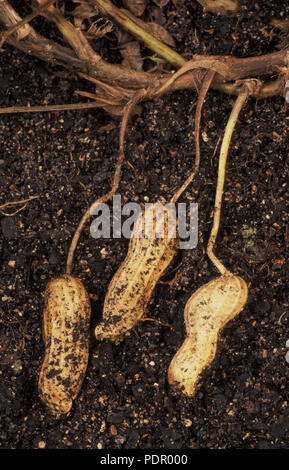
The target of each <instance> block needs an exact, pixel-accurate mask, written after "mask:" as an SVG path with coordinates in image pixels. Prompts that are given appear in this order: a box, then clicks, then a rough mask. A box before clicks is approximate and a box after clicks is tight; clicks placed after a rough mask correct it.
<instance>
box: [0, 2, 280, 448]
mask: <svg viewBox="0 0 289 470" xmlns="http://www.w3.org/2000/svg"><path fill="white" fill-rule="evenodd" d="M12 3H13V5H14V6H15V7H18V8H19V4H20V3H21V2H16V1H14V2H12ZM174 3H175V2H169V3H168V4H167V5H166V7H164V9H163V15H164V17H165V18H166V19H168V20H169V21H168V24H167V29H168V31H169V32H170V34H171V35H172V37H173V38H174V39H175V42H176V50H177V51H179V52H180V53H182V54H187V57H189V56H190V55H191V54H195V53H198V54H202V53H206V54H208V55H212V54H224V55H225V54H230V55H235V56H239V57H245V56H250V55H260V54H265V53H269V52H272V51H274V50H276V46H277V44H278V42H280V38H278V37H277V36H276V34H277V31H273V29H272V26H270V21H271V20H272V18H273V17H277V18H280V19H282V18H283V19H284V18H286V17H288V13H289V7H288V6H285V5H284V4H285V3H286V2H277V1H272V2H268V1H266V2H265V1H247V2H245V3H246V5H245V6H243V7H242V9H241V12H240V14H239V15H238V16H237V17H235V18H234V17H233V18H225V17H222V16H214V15H212V14H210V13H206V14H205V13H203V11H202V8H201V7H200V6H199V5H198V4H197V3H196V2H191V0H190V1H189V0H187V1H180V2H177V8H176V7H175V6H174ZM18 11H20V10H18ZM28 11H29V10H28V9H27V13H28ZM37 21H38V22H39V24H42V23H41V21H42V20H41V19H37V20H35V23H34V24H35V25H37V24H38V23H37ZM35 27H36V26H35ZM272 31H273V33H272V34H271V32H272ZM42 33H43V34H44V33H45V29H44V31H42ZM109 44H110V43H109V42H106V41H105V39H102V40H100V46H101V47H102V48H103V49H102V53H103V55H104V56H105V58H106V59H109V58H110V54H112V52H110V50H109V49H107V48H108V47H110V46H109ZM113 53H114V54H117V52H115V51H114V52H113ZM59 71H60V68H53V67H52V66H50V65H47V64H45V63H43V62H41V61H40V60H37V59H35V58H33V57H30V56H28V55H25V54H23V53H21V52H18V51H17V50H15V49H13V48H12V47H10V46H8V45H4V46H3V51H2V52H1V70H0V106H1V107H5V106H12V105H22V106H24V105H27V104H28V103H29V104H30V105H31V106H32V105H41V104H42V105H43V104H53V103H55V104H61V103H63V104H64V103H72V102H78V101H79V100H80V98H79V97H76V96H75V95H74V91H75V90H76V89H82V90H89V91H92V92H93V88H92V87H90V86H89V85H88V84H87V82H85V81H82V80H81V79H79V78H77V77H73V76H71V75H63V74H59ZM195 103H196V93H195V92H194V91H190V90H187V91H182V92H177V93H174V94H171V95H167V96H164V97H163V98H162V99H159V100H158V101H152V102H146V103H144V104H142V110H141V113H140V114H139V115H136V116H134V117H133V118H132V120H131V122H130V125H129V133H128V136H127V143H126V163H125V165H124V168H123V173H122V179H121V184H120V188H119V194H121V195H122V198H123V202H127V201H134V202H139V203H145V202H148V201H149V202H154V201H157V200H159V199H160V198H164V199H163V200H168V199H169V198H170V196H171V195H172V194H173V193H174V191H175V190H176V189H177V188H179V186H180V185H181V184H182V182H183V181H184V179H185V178H186V177H187V176H188V174H189V173H190V171H191V170H192V166H193V161H194V143H193V138H194V132H193V123H194V121H193V120H194V110H195ZM232 103H233V98H232V97H230V96H227V95H224V94H221V93H218V92H214V91H209V94H208V96H207V99H206V102H205V105H204V109H203V116H202V123H201V168H200V173H199V176H198V177H197V178H196V180H195V182H194V183H193V185H192V186H190V187H189V188H188V190H187V191H186V192H185V193H184V194H183V196H182V198H181V200H180V202H187V203H188V202H196V203H198V204H199V206H198V207H199V240H198V244H197V247H196V248H195V249H193V250H179V253H178V256H177V259H176V261H175V263H174V264H173V266H172V267H171V269H170V271H169V273H168V274H167V275H166V276H165V277H164V278H163V279H162V282H160V283H159V284H158V285H157V287H156V289H155V292H154V295H153V297H152V299H151V302H150V304H149V307H148V310H147V314H146V316H147V317H148V318H149V320H145V321H142V322H140V323H139V325H138V326H137V328H136V329H135V330H134V331H132V332H131V333H130V334H129V335H128V336H126V337H125V338H124V340H123V341H122V342H121V343H120V344H118V345H114V344H110V343H106V342H97V341H96V340H95V339H94V338H93V329H94V326H95V325H96V324H97V323H98V322H99V321H100V318H101V312H102V306H103V300H104V296H105V292H106V290H107V288H108V285H109V282H110V280H111V278H112V276H113V274H114V273H115V272H116V270H117V268H118V267H119V265H120V263H121V262H122V261H123V259H124V258H125V256H126V251H127V246H128V240H127V239H124V238H123V239H94V238H92V237H91V236H90V233H89V227H86V229H85V231H84V233H83V235H82V237H81V239H80V242H79V245H78V247H77V250H76V254H75V262H74V271H73V273H74V275H75V276H77V277H79V278H80V279H81V280H82V282H83V283H84V285H85V286H86V288H87V290H88V292H89V294H90V295H91V301H92V307H93V312H92V321H91V341H90V359H89V364H88V368H87V373H86V377H85V380H84V383H83V386H82V389H81V392H80V394H79V396H78V397H77V399H76V400H75V402H74V405H73V408H72V410H71V412H70V413H69V415H68V416H63V417H62V418H59V419H56V418H55V417H53V416H51V415H50V413H49V411H48V410H47V409H46V407H45V405H44V404H43V403H42V402H41V401H40V399H39V395H38V391H37V382H38V376H39V371H40V367H41V362H42V359H43V354H44V345H43V341H42V332H41V327H42V313H43V292H44V289H45V286H46V284H47V282H48V281H49V280H50V279H52V278H54V277H57V276H58V275H60V274H62V273H63V272H64V270H65V262H66V255H67V250H68V247H69V244H70V241H71V237H72V234H73V233H74V230H75V228H76V227H77V224H78V222H79V220H80V217H81V214H83V212H84V211H85V210H86V209H87V207H88V205H89V204H90V203H91V202H92V201H93V200H94V199H96V198H97V196H100V195H102V194H104V193H105V192H107V191H108V190H109V188H110V182H111V179H112V176H113V172H114V167H115V162H116V157H117V155H118V133H119V119H117V118H113V117H111V116H110V115H109V114H107V113H106V112H105V111H103V110H99V109H96V110H85V111H70V112H67V111H65V112H51V113H36V114H14V115H2V116H1V120H0V187H1V194H0V196H1V200H0V205H1V206H2V205H4V204H5V203H7V202H9V201H19V200H24V199H27V198H29V197H31V196H38V198H36V199H34V200H31V201H30V202H29V203H27V204H20V205H15V206H10V207H1V220H0V224H1V228H0V255H1V276H0V299H1V306H0V447H1V448H11V449H14V448H38V447H46V448H81V449H88V448H93V449H100V448H103V449H121V448H124V449H131V448H142V449H149V448H167V449H174V448H176V449H179V448H210V449H217V448H218V449H220V448H288V433H289V411H288V399H289V396H288V377H289V364H288V363H287V362H286V359H285V354H286V351H287V349H286V341H287V340H288V339H289V331H288V323H289V310H288V308H289V287H288V286H289V259H288V241H289V221H288V208H289V190H288V176H289V160H288V143H289V139H288V124H289V118H288V107H287V109H286V107H285V101H284V98H281V97H274V98H270V99H267V100H259V101H256V100H254V99H251V100H249V102H248V103H247V105H246V108H245V110H243V112H242V114H241V116H240V119H239V121H238V123H237V126H236V130H235V132H234V135H233V140H232V145H231V149H230V155H229V159H228V167H227V175H226V184H225V192H224V200H223V202H224V204H223V210H222V223H221V228H220V232H219V237H218V243H217V246H216V252H217V254H218V255H219V257H220V258H221V259H222V261H223V262H224V264H225V265H226V266H227V267H228V268H229V269H230V270H231V271H232V272H234V273H235V274H238V275H240V276H242V277H243V278H244V279H245V280H246V282H247V283H248V286H249V299H248V302H247V304H246V306H245V308H244V310H243V311H242V312H241V313H240V314H239V315H238V316H237V317H236V318H235V319H234V320H233V321H231V322H230V323H229V324H228V325H227V326H226V328H225V329H224V331H223V334H222V336H221V338H220V341H219V346H218V352H217V356H216V358H215V360H214V361H213V363H212V365H211V367H210V368H209V369H207V370H206V371H205V372H204V373H203V376H202V381H201V384H200V387H199V389H198V391H197V393H196V396H195V397H194V398H184V397H182V396H179V395H176V394H175V393H173V392H172V390H170V388H169V386H168V383H167V378H166V376H167V369H168V366H169V363H170V361H171V359H172V357H173V355H174V354H175V352H176V351H177V349H178V347H179V346H180V345H181V344H182V341H183V339H184V336H185V331H184V322H183V311H184V306H185V304H186V301H187V300H188V298H189V297H190V296H191V294H192V293H193V292H194V291H195V290H196V289H197V288H198V287H200V286H201V285H203V284H204V283H206V282H207V281H209V280H211V279H213V278H214V277H216V275H217V272H216V270H215V268H214V267H213V266H212V264H211V262H209V260H208V258H207V257H206V255H205V249H206V243H207V240H208V236H209V233H210V229H211V223H212V209H213V204H214V196H215V187H216V177H217V164H218V150H219V147H218V150H217V149H216V146H217V144H218V142H219V139H220V138H221V136H222V133H223V130H224V127H225V124H226V121H227V119H228V116H229V113H230V110H231V107H232ZM20 209H21V210H20ZM13 213H14V215H10V214H13ZM154 320H156V321H154Z"/></svg>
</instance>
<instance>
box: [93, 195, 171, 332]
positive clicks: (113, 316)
mask: <svg viewBox="0 0 289 470" xmlns="http://www.w3.org/2000/svg"><path fill="white" fill-rule="evenodd" d="M164 207H167V208H168V210H164ZM175 228H176V220H175V213H174V209H173V207H172V205H171V206H170V205H169V204H167V205H166V206H163V205H162V204H161V203H160V202H157V203H155V204H151V205H150V207H149V209H147V210H146V211H145V214H144V213H143V212H142V213H141V214H139V216H138V218H137V220H136V223H135V226H134V229H133V231H132V235H131V238H130V243H129V247H128V253H127V256H126V258H125V260H124V261H123V263H122V264H121V266H120V267H119V269H118V271H117V272H116V273H115V275H114V276H113V278H112V280H111V282H110V284H109V287H108V291H107V293H106V297H105V301H104V307H103V320H102V322H101V323H100V324H99V325H97V327H96V328H95V336H96V338H97V339H99V340H103V339H107V340H110V341H117V340H119V339H120V338H121V337H122V336H123V334H124V333H125V332H127V331H128V330H130V329H131V328H133V327H134V326H135V325H136V324H137V322H138V321H139V320H140V319H141V318H142V317H143V315H144V312H145V310H146V307H147V304H148V302H149V300H150V297H151V295H152V293H153V290H154V288H155V286H156V284H157V282H158V280H159V279H160V277H161V276H162V274H163V273H164V271H165V270H166V268H167V267H168V265H169V264H170V263H171V261H172V259H173V257H174V255H175V253H176V251H177V246H178V242H177V239H176V235H175ZM146 235H147V236H146ZM160 235H162V236H160Z"/></svg>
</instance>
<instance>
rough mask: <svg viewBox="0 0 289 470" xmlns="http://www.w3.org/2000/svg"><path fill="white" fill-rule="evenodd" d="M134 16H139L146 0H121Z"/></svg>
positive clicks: (143, 9) (145, 4) (144, 7)
mask: <svg viewBox="0 0 289 470" xmlns="http://www.w3.org/2000/svg"><path fill="white" fill-rule="evenodd" d="M122 3H123V4H124V6H125V7H126V8H128V9H129V10H130V11H131V12H132V13H133V14H134V15H135V16H141V15H142V14H143V12H144V11H145V9H146V6H147V0H123V2H122Z"/></svg>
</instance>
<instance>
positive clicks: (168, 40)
mask: <svg viewBox="0 0 289 470" xmlns="http://www.w3.org/2000/svg"><path fill="white" fill-rule="evenodd" d="M146 26H147V31H148V32H149V33H151V34H152V35H153V36H154V37H155V38H156V39H158V40H159V41H161V42H164V43H165V44H168V46H171V47H175V41H174V39H173V38H172V36H171V35H170V34H169V33H168V32H167V30H166V29H165V28H164V27H163V26H161V25H160V24H157V23H146Z"/></svg>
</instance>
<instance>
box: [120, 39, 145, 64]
mask: <svg viewBox="0 0 289 470" xmlns="http://www.w3.org/2000/svg"><path fill="white" fill-rule="evenodd" d="M120 52H121V55H122V57H123V62H122V65H123V66H124V67H128V68H130V69H133V70H137V71H141V70H142V67H143V59H142V57H141V51H140V44H139V42H138V41H129V42H126V43H125V44H123V45H122V47H121V50H120Z"/></svg>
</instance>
